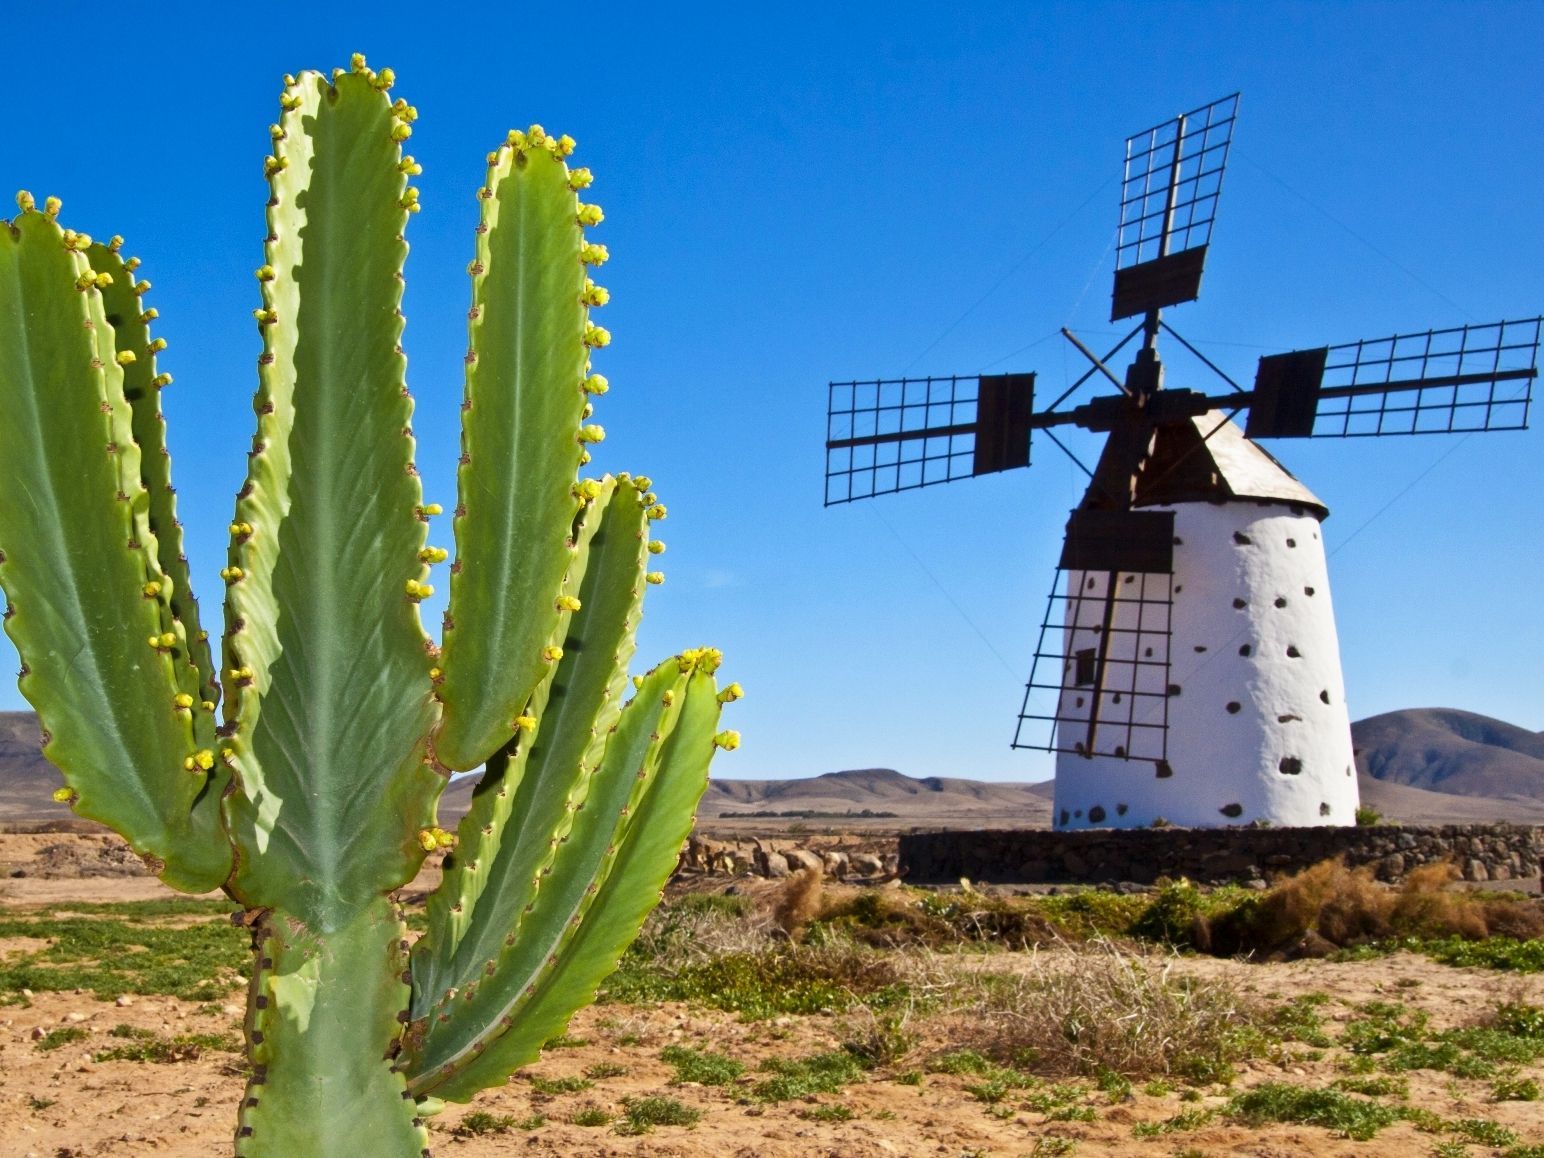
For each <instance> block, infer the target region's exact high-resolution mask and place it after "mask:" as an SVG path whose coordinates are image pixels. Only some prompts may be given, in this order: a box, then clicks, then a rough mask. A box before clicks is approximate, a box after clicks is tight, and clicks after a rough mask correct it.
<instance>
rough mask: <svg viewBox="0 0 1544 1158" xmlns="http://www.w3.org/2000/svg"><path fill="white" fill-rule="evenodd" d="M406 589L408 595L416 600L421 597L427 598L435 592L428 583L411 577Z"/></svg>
mask: <svg viewBox="0 0 1544 1158" xmlns="http://www.w3.org/2000/svg"><path fill="white" fill-rule="evenodd" d="M404 589H405V590H406V591H407V597H408V598H409V599H412V600H414V601H415V602H416V601H418V600H420V599H427V598H429V596H431V595H433V594H434V588H433V587H430V586H429V585H428V584H427V583H420V582H419V581H418V580H417V579H409V580H408V581H407V583H406V584H405V587H404Z"/></svg>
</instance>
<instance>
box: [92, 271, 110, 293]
mask: <svg viewBox="0 0 1544 1158" xmlns="http://www.w3.org/2000/svg"><path fill="white" fill-rule="evenodd" d="M93 280H94V281H95V282H96V287H97V289H106V288H107V287H108V286H110V285H112V284H113V275H112V274H110V273H99V274H97V275H96V277H95V279H93Z"/></svg>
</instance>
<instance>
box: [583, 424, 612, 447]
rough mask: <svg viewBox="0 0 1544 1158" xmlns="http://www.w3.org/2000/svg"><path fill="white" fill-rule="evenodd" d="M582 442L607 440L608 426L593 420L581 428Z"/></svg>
mask: <svg viewBox="0 0 1544 1158" xmlns="http://www.w3.org/2000/svg"><path fill="white" fill-rule="evenodd" d="M579 441H580V442H605V441H606V428H605V427H604V426H600V425H598V424H597V423H594V422H591V423H588V424H586V425H584V426H581V427H580V428H579Z"/></svg>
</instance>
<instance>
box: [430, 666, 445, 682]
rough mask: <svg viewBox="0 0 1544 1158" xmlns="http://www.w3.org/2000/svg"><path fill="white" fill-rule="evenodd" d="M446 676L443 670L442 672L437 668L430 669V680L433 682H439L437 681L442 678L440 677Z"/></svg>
mask: <svg viewBox="0 0 1544 1158" xmlns="http://www.w3.org/2000/svg"><path fill="white" fill-rule="evenodd" d="M444 674H445V673H444V672H442V671H441V670H440V669H439V668H437V667H431V668H430V669H429V678H430V679H431V680H436V681H437V680H438V679H439V678H440V677H441V676H443V675H444Z"/></svg>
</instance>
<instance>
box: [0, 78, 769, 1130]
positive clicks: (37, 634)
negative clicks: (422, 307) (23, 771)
mask: <svg viewBox="0 0 1544 1158" xmlns="http://www.w3.org/2000/svg"><path fill="white" fill-rule="evenodd" d="M392 79H393V78H392V76H391V74H390V71H389V70H381V71H380V72H376V71H373V70H371V69H370V68H368V67H367V66H366V64H365V62H364V60H363V58H362V57H356V58H355V60H354V64H353V68H352V69H349V70H343V69H340V70H338V71H336V72H334V73H333V74H332V76H331V77H330V78H329V77H326V76H323V75H320V74H318V73H314V72H306V73H302V74H301V75H300V76H298V77H286V78H285V87H284V91H283V95H282V97H281V100H280V106H281V114H280V117H279V121H278V123H277V124H275V125H274V126H273V127H272V129H271V134H272V137H273V141H274V148H273V153H272V155H271V156H269V157H268V158H267V160H266V162H265V169H266V172H267V177H268V181H269V184H270V188H271V196H270V199H269V201H268V215H267V216H268V230H267V239H266V250H265V254H264V261H263V264H262V266H261V267H260V268H259V269H258V270H257V279H258V282H259V285H260V289H261V305H260V306H259V307H258V308H257V310H256V311H255V316H256V319H257V323H258V328H259V330H260V332H261V336H262V354H261V356H260V357H259V359H258V362H259V366H258V380H259V384H258V389H257V394H256V398H255V401H254V409H255V410H256V412H257V434H256V437H255V439H254V441H253V444H252V451H251V454H250V457H249V470H248V475H247V480H246V483H245V485H244V486H243V487H242V489H241V491H240V493H239V494H238V496H237V500H236V510H235V515H234V517H233V519H232V521H231V526H230V534H231V540H230V549H229V557H228V559H227V561H226V566H225V568H224V569H223V570H222V571H221V578H222V580H223V581H224V585H225V633H224V640H223V642H222V644H221V647H220V649H219V666H218V668H217V667H216V666H215V664H214V661H213V653H212V651H211V648H210V647H209V645H208V642H207V634H206V632H205V631H204V630H203V629H202V628H201V627H200V623H199V618H198V607H197V604H196V603H195V602H194V600H193V597H192V593H191V589H190V585H189V572H188V566H187V563H186V561H185V559H184V558H183V557H182V554H181V532H180V527H179V524H178V523H177V520H176V507H175V498H174V492H173V488H172V486H171V482H170V469H169V459H168V457H167V452H166V448H165V444H164V438H163V431H164V423H163V421H162V418H161V413H160V405H159V397H158V396H159V391H160V390H161V389H162V388H163V387H165V386H167V385H168V384H169V383H170V381H171V378H170V376H169V375H168V374H165V373H162V372H160V371H159V369H158V367H157V365H156V362H157V357H156V356H157V354H159V352H160V351H161V350H162V349H163V348H164V347H165V342H164V341H162V340H160V339H155V338H152V337H151V335H150V324H151V322H152V321H153V320H154V318H155V310H154V309H152V308H148V306H147V303H146V300H145V295H146V291H147V290H148V289H149V288H150V287H149V283H148V282H146V281H144V280H142V279H141V278H140V277H139V275H138V272H137V265H138V263H137V262H136V261H134V260H133V259H125V258H124V257H123V256H122V255H121V249H120V247H121V239H118V238H114V239H113V240H112V242H111V243H108V244H102V243H99V242H94V241H92V240H91V239H90V238H89V237H87V236H85V235H83V234H79V233H75V232H73V231H71V230H67V229H63V228H61V226H60V225H59V224H58V221H57V215H58V212H59V205H58V203H57V201H55V200H53V199H50V200H49V201H48V202H46V203H45V204H44V206H43V207H42V208H41V209H40V208H38V206H37V205H36V204H35V203H34V201H33V199H32V198H31V196H30V195H28V194H25V193H23V194H20V195H19V196H18V198H17V200H18V203H19V205H20V210H21V211H20V213H19V214H18V215H17V216H16V217H15V218H14V219H13V220H11V221H10V222H6V223H0V224H3V225H4V226H5V227H4V228H0V408H3V411H4V414H5V420H4V422H0V496H4V497H3V499H0V585H3V588H4V591H5V593H6V597H7V605H6V611H5V626H6V630H7V632H8V633H9V635H10V637H11V639H12V640H13V641H14V642H15V644H16V647H17V650H18V651H19V653H20V654H21V657H22V660H23V664H24V666H23V668H22V672H21V677H20V686H21V690H22V692H23V694H24V695H25V696H26V697H27V699H28V700H29V701H30V702H31V703H32V704H33V706H34V707H35V708H36V709H37V712H38V715H39V718H40V722H41V724H42V727H43V729H44V752H45V753H46V754H47V755H48V756H49V758H50V759H51V760H53V762H54V763H55V764H57V765H58V766H59V768H60V769H61V770H62V771H63V773H64V778H65V785H66V787H64V788H62V789H61V790H60V792H59V794H58V798H59V799H62V800H68V801H69V802H70V804H71V806H72V807H73V808H74V810H75V811H76V812H77V813H78V814H79V815H81V816H85V817H90V818H92V819H95V820H99V821H102V822H104V823H106V824H108V825H110V826H111V827H113V828H114V829H116V830H117V831H118V832H120V833H121V834H122V835H123V836H124V837H125V838H126V839H127V840H128V841H129V843H130V844H131V845H132V847H133V848H134V849H135V850H136V851H137V852H138V853H139V854H140V855H141V856H142V857H144V858H145V860H146V861H147V863H149V864H150V865H151V866H152V867H153V869H154V870H155V872H156V873H157V874H158V875H159V876H160V877H161V879H162V880H164V881H165V882H166V883H167V884H168V885H171V886H172V887H174V888H178V889H182V890H187V891H203V890H208V889H213V888H223V889H224V890H225V892H226V893H227V894H228V895H229V896H230V897H232V898H233V899H234V900H235V901H237V902H238V903H239V904H241V905H242V906H243V907H244V909H245V914H244V915H241V916H240V917H239V919H240V921H241V923H243V924H245V925H247V926H248V927H249V928H250V930H251V932H252V938H253V947H254V953H255V963H254V968H253V976H252V982H251V985H250V994H249V999H248V1006H247V1016H246V1032H247V1041H248V1054H249V1057H250V1060H251V1063H252V1077H251V1081H250V1083H249V1085H248V1087H247V1090H246V1095H245V1097H244V1099H243V1101H242V1104H241V1108H240V1112H239V1116H238V1125H237V1131H236V1153H237V1154H238V1155H253V1156H257V1155H281V1154H282V1155H324V1154H342V1153H361V1154H379V1155H382V1156H383V1158H385V1156H391V1155H415V1156H416V1155H420V1154H423V1153H427V1150H426V1145H427V1137H428V1136H427V1133H426V1130H425V1128H424V1118H425V1116H426V1115H427V1114H429V1113H432V1112H433V1111H434V1110H435V1109H436V1108H437V1107H438V1106H439V1105H440V1104H442V1102H443V1100H445V1099H450V1100H456V1101H465V1100H467V1099H469V1098H470V1097H471V1096H472V1095H473V1094H475V1093H476V1092H477V1090H479V1089H482V1088H485V1087H487V1086H490V1085H493V1084H497V1083H499V1082H502V1081H503V1080H504V1079H505V1078H506V1077H507V1076H508V1075H509V1074H510V1072H511V1071H512V1070H514V1069H515V1068H516V1067H517V1066H520V1065H523V1064H525V1063H526V1062H528V1061H530V1060H532V1059H533V1058H534V1057H535V1056H536V1055H537V1053H538V1052H539V1050H540V1048H541V1045H542V1043H543V1042H544V1041H547V1040H549V1039H550V1038H551V1037H552V1036H553V1035H554V1034H556V1033H558V1032H561V1030H562V1027H563V1026H564V1025H565V1024H566V1022H567V1020H568V1018H569V1017H570V1016H571V1015H572V1014H573V1012H574V1010H575V1009H576V1008H578V1007H579V1006H580V1005H582V1004H584V1003H585V1002H587V1001H589V1000H590V999H591V998H592V997H593V996H594V993H595V990H596V987H597V986H598V985H599V983H600V982H601V980H602V979H603V978H604V977H605V976H606V974H607V973H608V972H610V971H611V970H612V969H613V968H614V967H615V965H616V962H617V960H618V958H619V956H620V955H621V953H622V951H623V949H624V948H625V947H626V945H627V944H628V943H629V942H630V941H631V939H632V938H633V937H634V936H635V935H636V933H637V931H638V928H639V926H640V925H641V923H642V921H643V919H644V917H645V916H646V915H647V913H648V911H649V910H650V908H651V907H652V906H653V905H654V903H655V902H656V901H657V899H658V897H659V892H660V889H661V888H662V887H663V884H664V881H665V879H666V877H667V876H668V875H669V872H670V870H671V868H672V867H673V865H674V863H675V857H676V855H677V852H678V850H679V848H680V845H681V842H682V841H683V839H684V838H685V837H686V835H687V832H688V830H689V828H690V825H691V818H692V813H693V810H694V809H695V807H696V803H697V801H698V799H699V797H700V795H701V793H702V790H703V788H704V787H705V785H706V781H707V769H708V763H709V760H710V757H711V756H712V753H713V751H714V748H715V747H733V746H734V745H735V744H736V743H737V737H736V736H735V734H734V733H732V732H717V731H716V729H717V727H718V715H719V709H720V706H721V704H722V703H723V702H727V701H728V700H731V699H733V698H735V697H736V696H737V695H738V685H731V687H730V688H727V689H725V691H724V692H723V693H720V692H719V691H718V688H717V686H716V683H715V677H714V670H715V669H716V668H717V666H718V663H719V659H720V657H719V654H718V653H717V652H716V651H713V650H712V649H706V648H704V649H698V650H692V651H685V652H682V653H681V654H680V655H678V656H675V657H673V658H671V659H669V660H667V661H665V662H664V663H662V664H660V665H659V666H657V667H655V668H654V669H653V670H652V671H650V672H649V673H648V674H647V675H645V676H642V677H639V678H637V679H635V680H634V681H633V683H634V685H635V687H636V691H635V693H634V694H633V695H632V697H631V699H630V700H628V702H626V703H625V704H624V703H623V700H624V698H625V695H626V693H627V692H628V691H629V690H631V689H629V688H628V686H627V666H628V663H629V661H630V659H631V656H632V651H633V639H634V632H635V630H636V627H637V624H638V619H639V615H640V609H641V603H642V593H643V590H644V588H645V586H646V583H647V582H654V581H657V580H658V576H657V574H656V573H654V572H651V571H648V570H647V567H648V560H649V557H650V555H651V554H654V553H657V552H658V551H659V550H660V549H661V546H660V544H659V543H658V541H657V540H653V539H651V537H650V529H651V527H652V525H653V523H654V521H655V520H656V519H658V518H662V517H663V516H664V514H665V510H664V507H663V506H662V505H660V503H659V501H658V499H657V498H656V497H655V496H654V494H652V493H651V491H650V485H651V484H650V483H649V480H648V479H646V478H642V477H629V476H627V475H620V476H617V477H615V478H612V477H606V478H601V479H579V478H578V477H577V476H578V472H579V470H580V468H582V466H583V464H584V463H586V462H588V460H589V454H588V452H587V450H586V447H587V446H588V445H589V444H590V443H593V442H595V441H598V440H599V438H600V437H601V431H600V428H599V427H597V426H593V425H589V424H587V423H586V420H587V419H588V418H589V416H590V412H591V399H592V398H593V397H594V396H595V395H597V394H600V393H603V392H604V391H605V389H606V382H605V379H604V378H602V377H601V376H600V375H598V374H595V373H593V371H592V369H591V365H590V354H591V352H592V351H593V350H594V349H595V348H597V347H600V346H603V345H605V344H606V342H607V341H609V335H607V334H606V332H605V330H603V329H601V328H600V327H599V326H596V325H595V324H593V323H592V322H591V321H590V320H589V314H590V310H591V309H592V308H594V307H596V306H599V305H603V304H604V303H605V301H606V297H607V295H606V291H605V290H603V289H601V288H600V287H598V286H596V285H595V284H594V283H593V282H591V281H590V279H589V276H588V275H589V273H590V272H591V271H592V270H593V269H594V267H595V266H596V265H598V264H599V263H600V262H602V261H603V260H604V259H605V257H606V251H605V248H604V247H603V246H600V245H596V244H594V243H592V242H590V241H589V240H587V238H586V236H585V230H586V229H587V228H588V227H590V226H593V225H595V224H597V223H598V222H599V221H600V219H601V213H600V210H599V209H598V208H597V207H595V206H593V205H587V204H584V203H582V202H581V201H580V200H579V197H578V194H579V192H580V191H581V190H583V189H584V188H585V187H586V186H587V185H588V184H589V182H590V175H589V173H588V171H587V170H584V169H570V168H569V166H568V164H567V161H566V158H567V157H568V156H569V154H570V153H571V152H572V149H573V142H572V141H571V140H570V139H569V138H567V137H553V136H550V135H548V134H547V133H545V132H544V131H543V130H542V129H541V128H540V127H538V126H534V125H533V126H532V127H531V128H530V129H529V130H527V131H526V132H523V133H522V132H512V133H510V134H509V136H508V139H507V140H506V141H505V142H504V143H503V144H501V145H500V146H499V147H498V149H497V150H496V151H494V152H493V153H490V154H489V156H488V169H487V180H486V183H485V184H484V186H483V187H482V188H481V189H479V191H478V197H479V198H480V203H481V208H482V213H481V223H480V224H479V226H478V229H477V247H476V256H475V259H474V260H473V262H472V264H471V274H472V307H471V311H470V314H469V317H470V345H469V350H468V353H467V355H466V387H465V395H464V400H463V403H462V410H463V412H464V413H463V431H462V454H461V460H460V468H459V471H458V478H457V482H458V491H459V502H458V506H457V508H456V511H455V517H454V530H455V563H454V565H452V566H451V568H450V591H449V609H448V612H447V614H446V616H445V624H444V631H443V636H442V641H441V643H440V644H439V645H436V644H435V643H433V642H432V641H431V640H430V639H429V638H428V637H427V636H426V635H425V633H424V630H423V627H422V625H421V623H420V620H419V602H420V601H421V600H422V599H423V598H425V597H426V596H428V595H429V594H431V593H432V588H431V587H430V585H429V582H428V579H429V572H430V568H431V567H432V566H433V565H435V564H437V563H440V562H443V561H445V560H446V559H447V558H448V557H449V552H448V551H446V550H445V549H443V548H440V547H437V546H431V545H429V544H428V543H427V528H428V526H429V522H430V520H431V518H432V517H433V516H435V515H437V514H439V513H440V511H439V508H438V507H436V506H433V505H426V504H425V503H424V502H423V496H422V491H421V487H420V484H419V479H418V474H417V471H416V469H415V467H414V461H413V454H414V442H413V436H412V427H411V420H412V406H413V403H412V399H411V397H410V395H409V394H408V391H407V387H406V384H405V378H404V373H405V360H404V357H403V354H402V349H401V346H400V345H399V341H400V339H401V335H402V330H403V317H402V313H401V310H400V308H399V306H400V303H401V298H402V266H403V259H404V258H405V256H406V253H407V245H406V243H405V241H404V240H403V231H404V228H405V226H406V223H407V219H408V217H409V215H410V214H411V213H413V212H416V211H417V209H418V193H417V191H416V190H415V189H413V188H412V187H411V186H410V185H409V180H410V178H411V177H412V176H413V175H415V174H416V173H418V172H419V168H418V166H417V165H416V163H415V162H414V161H413V159H412V158H411V157H409V156H404V155H403V152H402V147H403V142H404V141H405V140H406V139H407V138H408V137H409V136H410V135H411V133H412V125H413V122H414V120H415V119H416V116H417V114H416V112H415V111H414V109H413V108H412V107H411V106H410V105H408V104H407V103H406V102H404V101H402V100H393V98H392V97H391V96H390V95H388V90H389V89H390V88H391V84H392ZM222 697H223V704H222ZM480 765H485V771H484V773H483V776H482V779H481V781H480V782H479V784H478V786H477V789H476V792H475V794H474V796H473V803H472V807H471V811H470V813H469V814H468V815H467V816H466V817H465V819H464V820H463V821H462V822H461V825H460V827H459V830H458V832H457V833H456V834H455V835H454V836H452V835H451V834H449V833H447V832H445V831H443V830H442V829H441V828H440V827H439V826H438V824H437V822H436V815H435V812H436V805H437V801H438V799H439V796H440V792H441V791H442V789H443V788H444V786H445V784H446V783H447V781H448V778H449V775H450V773H452V772H454V771H466V770H470V769H474V768H476V767H478V766H480ZM441 849H449V850H451V851H449V852H448V854H447V856H446V858H445V864H444V867H445V872H444V879H443V883H442V884H441V886H440V888H439V890H438V891H437V892H436V893H435V894H434V896H433V897H432V898H431V900H430V904H429V931H428V933H427V935H426V936H424V937H423V938H422V939H421V940H420V941H419V942H418V943H417V945H415V946H413V948H412V950H411V952H409V948H408V942H407V940H406V937H405V926H404V924H403V919H402V914H401V912H400V911H399V909H398V908H397V905H396V903H395V900H394V896H393V893H394V890H396V889H398V888H400V887H401V886H403V885H404V884H406V883H407V882H408V881H410V880H411V879H412V878H413V877H414V875H415V874H416V873H417V871H418V869H419V867H420V866H421V864H422V863H423V861H424V859H425V857H426V856H428V855H429V854H430V853H431V852H434V851H436V850H441Z"/></svg>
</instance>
